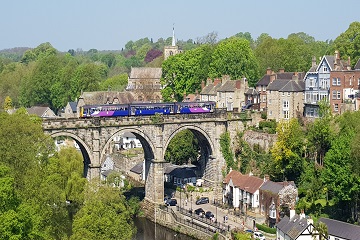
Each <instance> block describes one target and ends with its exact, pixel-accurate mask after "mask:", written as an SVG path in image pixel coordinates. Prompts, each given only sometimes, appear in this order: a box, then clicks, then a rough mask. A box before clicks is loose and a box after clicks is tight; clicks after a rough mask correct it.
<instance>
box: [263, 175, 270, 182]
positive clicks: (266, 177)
mask: <svg viewBox="0 0 360 240" xmlns="http://www.w3.org/2000/svg"><path fill="white" fill-rule="evenodd" d="M269 180H270V176H269V175H268V174H265V175H264V182H267V181H269Z"/></svg>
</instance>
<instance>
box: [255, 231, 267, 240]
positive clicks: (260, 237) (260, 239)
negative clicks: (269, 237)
mask: <svg viewBox="0 0 360 240" xmlns="http://www.w3.org/2000/svg"><path fill="white" fill-rule="evenodd" d="M254 239H257V240H265V236H264V235H263V234H262V233H261V232H254Z"/></svg>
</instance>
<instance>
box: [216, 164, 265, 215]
mask: <svg viewBox="0 0 360 240" xmlns="http://www.w3.org/2000/svg"><path fill="white" fill-rule="evenodd" d="M263 183H264V180H263V179H262V178H258V177H255V176H252V175H251V173H250V174H249V175H243V174H241V173H240V172H238V171H234V170H231V171H230V172H229V174H228V175H226V177H225V178H224V181H223V184H224V187H223V203H227V204H229V205H232V206H233V207H234V208H238V209H240V210H241V211H243V212H246V211H247V210H248V209H252V210H255V211H258V208H259V189H260V187H261V185H262V184H263Z"/></svg>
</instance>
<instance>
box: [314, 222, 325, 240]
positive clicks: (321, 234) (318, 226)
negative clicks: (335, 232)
mask: <svg viewBox="0 0 360 240" xmlns="http://www.w3.org/2000/svg"><path fill="white" fill-rule="evenodd" d="M315 228H316V230H317V231H318V233H319V235H314V236H313V238H314V239H315V240H316V239H319V240H322V239H324V240H326V239H328V238H329V232H328V227H327V225H326V224H325V223H323V222H317V223H316V224H315ZM317 237H319V238H317Z"/></svg>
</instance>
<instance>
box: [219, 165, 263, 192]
mask: <svg viewBox="0 0 360 240" xmlns="http://www.w3.org/2000/svg"><path fill="white" fill-rule="evenodd" d="M230 179H231V181H232V182H233V184H234V186H236V187H238V188H240V189H242V190H245V191H246V192H249V193H255V192H256V190H258V189H259V188H260V187H261V185H262V184H263V183H264V180H263V179H261V178H258V177H255V176H249V175H243V174H241V173H240V172H238V171H234V170H232V171H230V173H229V174H228V175H226V177H225V178H224V181H223V182H224V183H226V184H228V183H229V182H230Z"/></svg>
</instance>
